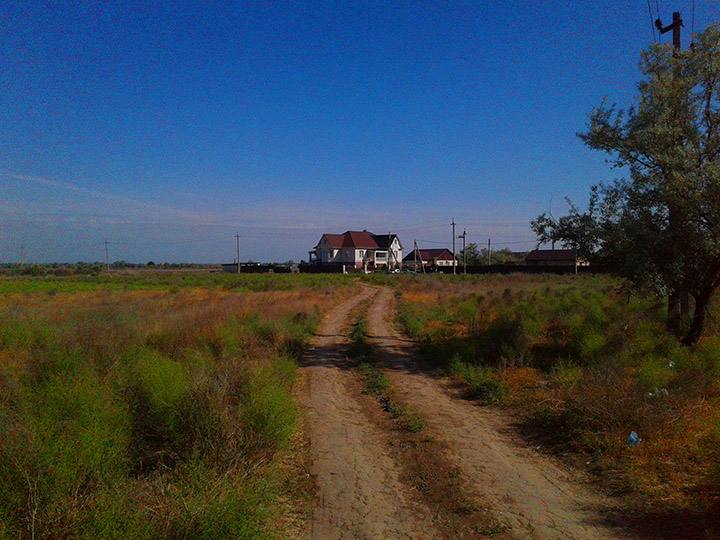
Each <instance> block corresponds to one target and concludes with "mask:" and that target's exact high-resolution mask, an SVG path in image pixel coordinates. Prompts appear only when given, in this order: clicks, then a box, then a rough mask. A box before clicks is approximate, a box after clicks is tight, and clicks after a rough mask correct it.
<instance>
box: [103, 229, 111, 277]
mask: <svg viewBox="0 0 720 540" xmlns="http://www.w3.org/2000/svg"><path fill="white" fill-rule="evenodd" d="M104 240H105V268H106V270H107V271H108V274H109V273H110V255H109V252H108V241H107V238H105V239H104Z"/></svg>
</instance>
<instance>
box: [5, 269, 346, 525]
mask: <svg viewBox="0 0 720 540" xmlns="http://www.w3.org/2000/svg"><path fill="white" fill-rule="evenodd" d="M328 278H329V279H328ZM345 283H346V284H348V285H349V284H350V283H351V282H350V281H345ZM339 290H343V289H342V287H340V286H339V285H338V281H337V280H336V279H333V278H332V277H329V276H310V277H306V276H303V277H300V276H232V275H229V276H228V275H221V274H219V275H205V276H202V275H199V274H198V275H193V276H182V275H180V276H178V275H175V276H173V275H163V276H143V277H141V278H138V279H137V280H136V281H134V280H133V279H131V278H129V277H128V276H118V277H112V276H110V277H103V276H96V277H90V278H77V277H70V278H63V277H52V278H40V279H36V280H32V279H19V278H6V279H2V280H0V291H1V292H2V296H0V298H2V302H1V303H0V426H1V429H0V538H55V539H64V538H68V539H69V538H88V539H99V538H133V539H142V538H169V539H173V538H177V539H180V538H182V539H195V538H197V539H200V538H208V539H209V538H212V539H216V538H287V537H288V535H287V530H284V529H287V528H288V527H291V524H289V523H288V520H289V519H290V518H289V517H285V518H282V519H278V516H290V515H292V512H293V507H294V503H292V500H293V493H292V490H293V485H294V484H293V481H292V480H291V479H288V476H289V475H288V473H287V471H286V470H285V469H286V465H284V464H283V463H284V461H286V460H283V455H284V454H285V453H286V451H287V448H288V446H289V445H290V444H291V443H292V441H293V435H294V433H295V432H296V428H297V422H296V420H297V410H296V406H295V402H294V398H293V395H292V387H293V382H294V380H295V376H296V364H295V359H296V358H297V356H298V355H299V354H301V352H302V351H303V349H304V347H305V344H306V342H307V340H308V338H309V336H310V335H311V333H312V331H313V329H314V328H315V326H316V324H317V322H318V320H319V318H320V314H321V310H322V309H324V308H325V307H326V306H327V305H329V304H330V303H331V302H334V301H335V300H336V299H337V297H338V291H339Z"/></svg>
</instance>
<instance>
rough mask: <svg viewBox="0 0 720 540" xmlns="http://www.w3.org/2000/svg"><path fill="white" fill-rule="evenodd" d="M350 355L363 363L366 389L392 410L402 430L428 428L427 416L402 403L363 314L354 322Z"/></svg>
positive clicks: (361, 366) (381, 403)
mask: <svg viewBox="0 0 720 540" xmlns="http://www.w3.org/2000/svg"><path fill="white" fill-rule="evenodd" d="M350 338H351V340H352V341H351V343H350V348H349V350H348V355H349V356H350V358H352V359H353V360H354V361H355V362H357V363H358V365H359V371H360V376H361V378H362V381H363V384H364V392H365V393H367V394H370V395H373V396H375V397H377V398H378V401H379V403H380V405H381V407H382V409H383V410H384V411H385V412H387V413H389V414H390V416H391V418H392V419H393V420H394V422H395V426H396V427H397V428H399V429H400V430H404V431H409V432H410V433H418V432H420V431H423V430H424V429H425V419H424V418H423V417H422V416H421V415H420V414H418V413H417V412H415V411H413V410H411V409H410V408H409V407H408V406H407V405H405V404H404V403H401V402H399V401H398V400H397V399H396V397H395V395H394V392H393V386H392V381H390V378H389V377H388V376H387V375H386V374H385V373H384V372H383V370H382V369H381V366H380V364H379V363H378V360H377V357H376V355H375V351H374V350H373V348H372V345H370V343H368V340H367V338H368V333H367V321H366V320H365V317H364V316H363V315H361V316H359V317H358V318H357V319H356V321H355V323H353V326H352V331H351V333H350Z"/></svg>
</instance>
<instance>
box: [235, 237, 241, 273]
mask: <svg viewBox="0 0 720 540" xmlns="http://www.w3.org/2000/svg"><path fill="white" fill-rule="evenodd" d="M235 240H237V273H238V274H239V273H240V233H239V232H236V233H235Z"/></svg>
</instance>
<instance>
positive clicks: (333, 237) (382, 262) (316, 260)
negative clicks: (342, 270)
mask: <svg viewBox="0 0 720 540" xmlns="http://www.w3.org/2000/svg"><path fill="white" fill-rule="evenodd" d="M402 250H403V247H402V244H401V243H400V238H398V236H397V235H396V234H373V233H371V232H368V231H345V232H344V233H342V234H330V233H326V234H323V235H322V236H321V237H320V241H319V242H318V243H317V245H316V246H315V247H314V248H313V249H312V250H311V251H309V252H308V254H309V257H310V258H309V261H310V263H311V264H318V265H326V266H336V265H344V266H345V267H346V268H348V269H350V268H354V269H361V268H362V269H365V270H374V269H377V268H389V269H395V268H401V267H402V260H403V259H402Z"/></svg>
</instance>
